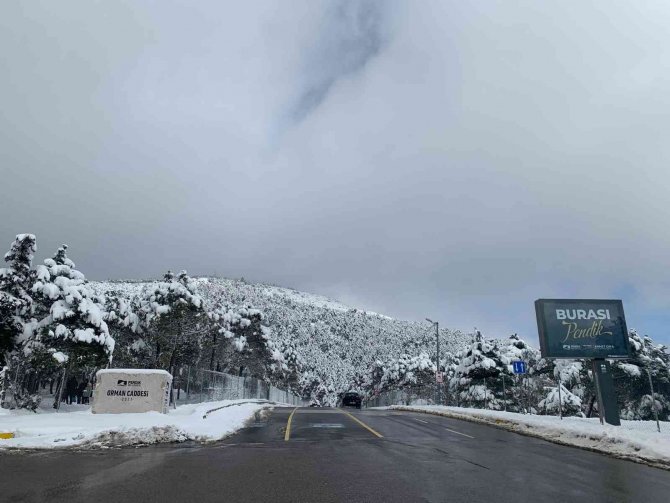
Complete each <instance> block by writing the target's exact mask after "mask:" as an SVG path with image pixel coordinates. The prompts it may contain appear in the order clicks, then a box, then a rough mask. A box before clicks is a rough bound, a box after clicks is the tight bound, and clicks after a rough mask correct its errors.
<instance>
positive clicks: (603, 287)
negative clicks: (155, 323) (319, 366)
mask: <svg viewBox="0 0 670 503" xmlns="http://www.w3.org/2000/svg"><path fill="white" fill-rule="evenodd" d="M668 26H670V4H669V3H668V2H667V0H658V1H653V0H648V1H645V2H631V1H630V0H622V1H613V0H603V1H598V2H594V1H584V0H574V1H554V2H537V1H535V0H529V1H517V2H509V1H477V2H463V1H458V0H457V1H445V0H439V1H435V2H428V1H421V2H417V1H407V2H401V1H386V2H371V1H322V2H317V1H313V0H306V1H296V0H292V1H277V2H270V1H256V2H253V1H248V2H214V1H213V2H205V1H199V2H187V1H183V2H176V1H166V0H161V1H155V2H149V1H140V0H132V1H114V2H94V1H90V0H82V1H78V2H74V1H64V0H61V1H58V2H53V1H44V2H37V1H30V2H3V3H2V6H1V7H0V69H1V70H0V72H1V77H0V184H1V186H2V191H1V197H0V241H1V242H2V243H5V244H4V245H2V247H3V248H8V247H9V244H10V243H11V241H12V240H13V238H14V235H15V234H17V233H19V232H32V233H34V234H36V235H37V239H38V256H37V258H38V260H39V261H41V260H43V259H44V258H46V257H47V256H51V255H52V254H53V251H55V248H56V247H57V246H58V245H59V244H60V243H68V244H69V245H70V250H69V251H70V257H71V258H72V259H73V260H74V261H75V262H76V264H77V266H78V268H79V269H80V270H81V271H82V272H84V273H85V274H86V275H87V277H88V278H89V279H105V278H130V277H133V278H136V277H143V278H146V277H156V276H159V275H161V274H162V273H163V272H164V271H165V270H166V269H168V268H170V269H173V270H179V269H187V270H188V271H189V273H191V274H193V275H204V274H218V275H223V276H227V277H241V276H244V277H245V278H247V279H248V280H252V281H259V282H266V283H273V284H278V285H281V286H288V287H293V288H296V289H299V290H305V291H310V292H314V293H320V294H324V295H327V296H330V297H334V298H336V299H339V300H341V301H343V302H345V303H348V304H350V305H352V306H356V307H359V308H363V309H369V310H374V311H378V312H382V313H385V314H389V315H392V316H395V317H400V318H407V319H416V320H421V319H423V318H424V317H426V316H429V317H432V318H433V319H436V320H439V321H440V322H441V323H442V324H443V325H444V326H447V327H451V328H460V329H463V330H472V328H473V327H474V326H476V327H478V328H479V329H481V330H482V331H483V333H484V334H485V335H488V336H504V335H508V334H510V333H513V332H518V333H519V334H520V335H522V336H523V337H527V338H528V339H529V340H531V341H535V343H536V341H537V335H536V327H535V317H534V310H533V301H534V300H535V299H536V298H539V297H585V298H622V299H623V301H624V306H625V308H626V312H627V318H628V323H629V326H631V327H635V328H637V329H638V330H639V331H641V332H643V333H648V334H649V335H651V336H653V337H654V338H655V339H656V340H658V341H663V342H665V343H670V330H668V328H667V327H668V325H669V324H670V228H669V225H668V224H669V222H670V203H669V196H670V163H669V160H670V155H669V154H670V140H669V138H670V93H669V92H668V89H670V31H669V30H668Z"/></svg>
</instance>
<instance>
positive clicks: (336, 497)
mask: <svg viewBox="0 0 670 503" xmlns="http://www.w3.org/2000/svg"><path fill="white" fill-rule="evenodd" d="M0 488H1V489H0V500H1V501H10V502H13V501H73V502H74V501H86V502H90V501H96V502H117V501H118V502H121V501H124V502H130V501H143V502H152V501H160V502H166V501H171V502H172V501H185V502H186V501H188V502H192V501H197V502H198V503H201V502H207V501H217V502H223V501H225V502H246V501H254V502H264V501H272V502H337V501H346V502H349V503H351V502H359V501H379V502H396V501H397V502H414V501H428V502H433V501H435V502H441V501H448V502H458V501H463V502H479V501H482V502H484V501H485V502H490V501H495V502H496V503H498V502H506V501H510V502H512V501H513V502H518V501H551V502H555V501H571V502H573V501H589V502H600V501H607V502H631V501H640V502H649V501H667V500H668V495H670V472H668V471H664V470H661V469H658V468H652V467H648V466H645V465H641V464H637V463H633V462H629V461H624V460H620V459H615V458H611V457H608V456H605V455H601V454H597V453H593V452H589V451H584V450H580V449H575V448H572V447H566V446H562V445H556V444H552V443H549V442H546V441H544V440H540V439H537V438H532V437H525V436H522V435H518V434H516V433H512V432H508V431H504V430H500V429H497V428H493V427H490V426H487V425H482V424H475V423H470V422H464V421H460V420H457V419H451V418H445V417H439V416H432V415H427V414H422V413H417V412H401V411H393V410H363V411H358V410H347V411H342V410H338V409H325V408H324V409H318V408H298V409H293V408H277V409H275V410H274V411H273V412H272V413H271V414H268V415H267V416H262V417H260V418H259V421H258V422H257V423H253V424H250V425H248V426H247V427H246V428H244V429H243V430H241V431H240V432H239V433H238V434H236V435H234V436H232V437H229V438H228V439H226V440H225V441H223V442H220V443H216V444H213V445H201V444H197V443H185V444H162V445H157V446H150V447H143V448H123V449H107V450H88V451H71V450H59V451H49V452H44V451H42V452H0Z"/></svg>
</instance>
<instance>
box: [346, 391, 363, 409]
mask: <svg viewBox="0 0 670 503" xmlns="http://www.w3.org/2000/svg"><path fill="white" fill-rule="evenodd" d="M362 403H363V399H362V398H361V395H359V394H358V393H356V392H355V391H348V392H347V393H345V394H344V396H343V397H342V407H356V408H357V409H360V408H361V404H362Z"/></svg>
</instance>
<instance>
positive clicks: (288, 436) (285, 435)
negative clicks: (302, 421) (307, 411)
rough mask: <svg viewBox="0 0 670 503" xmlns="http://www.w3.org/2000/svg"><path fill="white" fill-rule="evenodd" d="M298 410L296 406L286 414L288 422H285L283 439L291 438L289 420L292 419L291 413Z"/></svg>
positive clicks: (286, 440)
mask: <svg viewBox="0 0 670 503" xmlns="http://www.w3.org/2000/svg"><path fill="white" fill-rule="evenodd" d="M296 410H298V407H296V408H295V409H293V411H292V412H291V414H290V415H289V416H288V422H287V423H286V433H284V441H285V442H288V439H289V438H291V421H293V414H295V411H296Z"/></svg>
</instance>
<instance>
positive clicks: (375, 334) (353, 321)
mask: <svg viewBox="0 0 670 503" xmlns="http://www.w3.org/2000/svg"><path fill="white" fill-rule="evenodd" d="M146 283H148V282H136V281H104V282H92V283H91V285H92V287H93V288H94V289H95V290H96V291H97V292H98V293H104V294H105V295H108V294H110V293H114V294H115V295H120V296H122V297H127V298H131V297H133V296H134V295H136V294H138V293H139V292H140V291H141V290H142V288H143V287H144V286H145V285H146ZM195 284H196V285H197V287H196V289H197V293H198V294H199V295H200V296H202V298H203V299H204V301H205V303H206V304H208V305H209V306H210V307H216V306H243V305H244V306H246V305H248V306H252V307H254V308H256V309H259V310H260V311H261V312H262V313H263V316H264V324H266V325H268V326H269V327H270V328H271V330H272V332H271V333H272V335H271V337H272V338H274V339H275V340H276V341H277V342H280V343H285V344H284V345H285V346H286V345H290V346H292V347H294V348H295V351H296V353H297V359H298V361H299V362H300V379H301V384H302V388H303V389H304V390H310V389H311V393H310V394H312V396H315V395H319V396H322V397H324V398H325V400H324V401H325V402H326V403H327V402H329V401H331V400H334V399H335V398H336V396H337V394H338V393H340V392H342V391H345V390H347V389H349V388H351V387H355V386H356V383H357V382H360V379H361V378H362V376H363V375H364V374H365V373H367V372H368V371H369V369H370V368H371V367H372V366H373V364H374V363H375V362H376V361H382V362H387V361H389V360H391V359H396V358H398V357H400V356H402V355H410V356H415V355H419V354H421V353H426V354H428V355H429V356H430V357H431V358H433V359H434V357H435V331H434V328H433V327H432V326H430V325H429V324H427V323H417V322H411V321H403V320H397V319H393V318H390V317H388V316H383V315H380V314H377V313H368V312H365V311H362V310H359V309H356V308H352V307H349V306H346V305H344V304H342V303H340V302H337V301H334V300H331V299H328V298H326V297H322V296H319V295H314V294H310V293H305V292H299V291H296V290H292V289H288V288H281V287H277V286H270V285H264V284H251V283H247V282H245V281H242V280H231V279H222V278H197V279H195ZM440 335H441V341H442V344H443V346H442V348H443V350H444V351H451V352H455V351H456V350H457V349H458V348H459V347H462V346H463V345H464V344H466V343H467V342H469V341H470V340H471V338H470V336H467V335H465V334H463V333H461V332H456V331H450V330H448V329H441V330H440Z"/></svg>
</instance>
